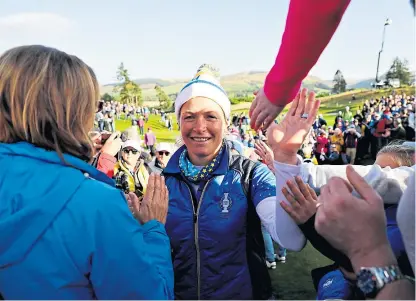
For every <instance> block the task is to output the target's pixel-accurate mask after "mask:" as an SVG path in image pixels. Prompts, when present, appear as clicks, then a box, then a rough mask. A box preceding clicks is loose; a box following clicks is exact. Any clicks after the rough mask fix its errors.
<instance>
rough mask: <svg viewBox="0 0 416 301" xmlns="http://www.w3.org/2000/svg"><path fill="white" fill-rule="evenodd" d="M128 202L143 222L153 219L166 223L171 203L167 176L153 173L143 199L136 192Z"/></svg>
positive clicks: (130, 196)
mask: <svg viewBox="0 0 416 301" xmlns="http://www.w3.org/2000/svg"><path fill="white" fill-rule="evenodd" d="M127 202H128V204H129V207H130V209H131V211H132V213H133V215H134V216H135V217H136V218H137V219H138V220H139V221H140V222H141V223H142V224H145V223H147V222H148V221H150V220H152V219H155V220H157V221H159V222H161V223H162V224H165V223H166V217H167V214H168V203H169V192H168V188H167V187H166V185H165V178H164V177H162V176H160V175H156V174H153V173H152V174H151V175H150V177H149V182H148V184H147V189H146V193H145V195H144V197H143V199H142V200H139V198H138V197H137V196H136V195H135V194H134V193H130V194H129V195H128V197H127Z"/></svg>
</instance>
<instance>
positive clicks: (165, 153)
mask: <svg viewBox="0 0 416 301" xmlns="http://www.w3.org/2000/svg"><path fill="white" fill-rule="evenodd" d="M158 154H159V156H163V155H165V156H169V155H170V152H164V151H160V152H158Z"/></svg>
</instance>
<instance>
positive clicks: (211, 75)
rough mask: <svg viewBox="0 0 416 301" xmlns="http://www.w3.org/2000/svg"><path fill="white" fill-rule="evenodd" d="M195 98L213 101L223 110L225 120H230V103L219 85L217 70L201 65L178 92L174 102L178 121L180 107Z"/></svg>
mask: <svg viewBox="0 0 416 301" xmlns="http://www.w3.org/2000/svg"><path fill="white" fill-rule="evenodd" d="M195 97H206V98H209V99H212V100H213V101H215V102H216V103H217V104H218V105H219V106H220V107H221V109H222V110H223V112H224V115H225V118H226V119H227V120H228V119H229V118H230V112H231V103H230V100H229V98H228V96H227V93H226V92H225V90H224V89H223V87H222V86H221V84H220V79H219V72H218V69H216V68H214V67H213V66H211V65H208V64H203V65H201V67H199V68H198V71H197V73H196V75H195V76H194V78H193V79H192V80H191V81H190V82H189V83H187V84H186V85H185V86H184V87H183V88H182V90H181V91H180V92H179V94H178V96H177V97H176V100H175V114H176V118H177V120H178V123H179V120H180V117H179V113H180V111H181V108H182V106H183V105H184V104H185V103H186V102H187V101H188V100H190V99H193V98H195Z"/></svg>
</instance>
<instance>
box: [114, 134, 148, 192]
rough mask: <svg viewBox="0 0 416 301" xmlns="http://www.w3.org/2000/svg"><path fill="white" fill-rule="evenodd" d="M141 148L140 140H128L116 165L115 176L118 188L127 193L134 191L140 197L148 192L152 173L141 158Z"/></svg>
mask: <svg viewBox="0 0 416 301" xmlns="http://www.w3.org/2000/svg"><path fill="white" fill-rule="evenodd" d="M141 150H142V149H141V147H140V142H139V141H138V140H135V139H129V140H126V141H125V142H124V143H123V145H122V147H121V154H120V155H119V157H120V158H119V160H118V161H117V163H116V164H115V165H114V176H113V178H114V179H115V181H116V187H117V188H119V189H121V190H123V191H124V193H126V194H127V193H129V192H134V193H135V194H136V195H137V196H138V197H141V196H143V195H144V193H145V192H146V187H147V182H148V180H149V175H150V173H151V170H150V168H149V167H148V166H147V164H146V163H145V162H143V161H142V160H140V154H141Z"/></svg>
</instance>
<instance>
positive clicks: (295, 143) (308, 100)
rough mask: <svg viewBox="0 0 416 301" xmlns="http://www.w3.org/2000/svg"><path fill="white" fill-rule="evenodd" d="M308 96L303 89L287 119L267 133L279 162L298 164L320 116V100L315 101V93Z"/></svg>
mask: <svg viewBox="0 0 416 301" xmlns="http://www.w3.org/2000/svg"><path fill="white" fill-rule="evenodd" d="M307 94H308V90H307V89H305V88H304V89H302V91H301V92H300V93H299V94H298V95H297V96H296V98H295V100H294V101H293V102H292V105H291V107H290V109H289V112H288V113H287V114H286V116H285V118H284V119H283V120H282V121H281V122H280V123H279V124H273V125H272V126H271V127H270V128H269V129H268V131H267V142H268V143H269V145H270V147H271V149H272V150H273V153H274V159H275V160H276V161H278V162H281V163H287V164H296V154H297V151H298V150H299V148H300V147H301V145H302V143H303V141H304V140H305V137H306V135H307V134H308V133H309V130H310V128H311V127H312V124H313V122H314V121H315V118H316V115H317V114H318V109H319V105H320V102H319V100H316V99H315V93H314V92H310V93H309V94H308V95H307Z"/></svg>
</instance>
